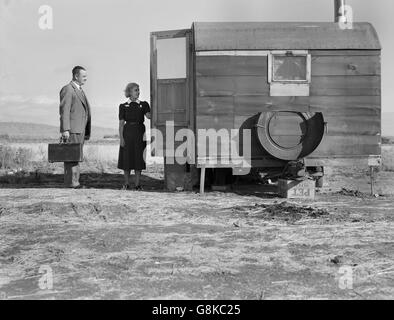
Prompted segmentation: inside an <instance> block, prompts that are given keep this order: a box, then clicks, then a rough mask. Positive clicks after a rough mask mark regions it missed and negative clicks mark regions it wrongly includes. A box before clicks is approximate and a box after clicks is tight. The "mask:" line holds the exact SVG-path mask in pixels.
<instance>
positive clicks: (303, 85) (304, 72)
mask: <svg viewBox="0 0 394 320" xmlns="http://www.w3.org/2000/svg"><path fill="white" fill-rule="evenodd" d="M268 82H269V83H270V86H271V96H307V95H309V84H310V82H311V55H310V54H308V52H307V51H299V50H292V51H272V52H270V54H269V55H268Z"/></svg>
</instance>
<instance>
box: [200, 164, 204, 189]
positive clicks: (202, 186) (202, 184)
mask: <svg viewBox="0 0 394 320" xmlns="http://www.w3.org/2000/svg"><path fill="white" fill-rule="evenodd" d="M204 185H205V166H202V167H201V178H200V193H201V194H204Z"/></svg>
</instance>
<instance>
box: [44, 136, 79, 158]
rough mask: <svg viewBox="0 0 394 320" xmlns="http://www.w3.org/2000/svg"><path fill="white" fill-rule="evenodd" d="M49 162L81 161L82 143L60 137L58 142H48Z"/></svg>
mask: <svg viewBox="0 0 394 320" xmlns="http://www.w3.org/2000/svg"><path fill="white" fill-rule="evenodd" d="M48 161H49V162H82V161H83V145H82V144H81V143H68V142H64V141H63V140H62V139H60V142H59V143H50V144H48Z"/></svg>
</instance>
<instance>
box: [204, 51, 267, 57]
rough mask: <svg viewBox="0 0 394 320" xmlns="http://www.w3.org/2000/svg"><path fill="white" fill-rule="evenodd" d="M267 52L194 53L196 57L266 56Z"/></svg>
mask: <svg viewBox="0 0 394 320" xmlns="http://www.w3.org/2000/svg"><path fill="white" fill-rule="evenodd" d="M269 53H270V52H269V51H257V50H248V51H245V50H231V51H199V52H196V55H197V56H260V57H263V56H268V54H269Z"/></svg>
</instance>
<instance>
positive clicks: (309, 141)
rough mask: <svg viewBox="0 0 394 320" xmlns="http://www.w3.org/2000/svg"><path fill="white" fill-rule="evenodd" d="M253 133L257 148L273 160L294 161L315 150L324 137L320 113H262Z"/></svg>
mask: <svg viewBox="0 0 394 320" xmlns="http://www.w3.org/2000/svg"><path fill="white" fill-rule="evenodd" d="M256 131H257V136H258V139H259V141H260V143H261V145H262V146H263V148H264V149H265V150H266V151H267V152H268V153H269V154H271V155H272V156H273V157H275V158H277V159H281V160H288V161H291V160H298V159H300V158H303V157H306V156H308V155H310V154H311V153H312V152H313V151H315V150H316V148H317V147H318V146H319V144H320V142H321V141H322V139H323V135H324V118H323V115H322V113H320V112H317V113H308V112H294V111H269V112H262V113H261V114H260V116H259V119H258V121H257V124H256Z"/></svg>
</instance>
